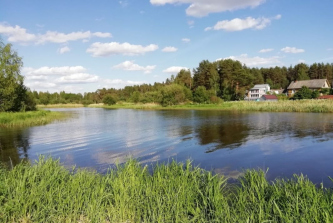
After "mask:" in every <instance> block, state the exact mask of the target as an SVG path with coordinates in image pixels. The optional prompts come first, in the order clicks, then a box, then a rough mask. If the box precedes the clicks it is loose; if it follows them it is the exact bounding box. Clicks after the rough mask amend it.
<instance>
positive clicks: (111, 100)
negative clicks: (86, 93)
mask: <svg viewBox="0 0 333 223" xmlns="http://www.w3.org/2000/svg"><path fill="white" fill-rule="evenodd" d="M103 103H104V104H106V105H114V104H116V100H115V99H114V98H113V97H112V96H111V95H106V96H105V97H104V98H103Z"/></svg>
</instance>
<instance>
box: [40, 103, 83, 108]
mask: <svg viewBox="0 0 333 223" xmlns="http://www.w3.org/2000/svg"><path fill="white" fill-rule="evenodd" d="M80 107H84V105H83V104H48V105H42V104H40V105H37V108H80Z"/></svg>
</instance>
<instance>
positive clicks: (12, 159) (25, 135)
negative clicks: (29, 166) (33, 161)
mask: <svg viewBox="0 0 333 223" xmlns="http://www.w3.org/2000/svg"><path fill="white" fill-rule="evenodd" d="M29 148H30V145H29V130H28V129H0V161H1V162H3V163H5V164H9V165H11V164H13V165H14V166H15V165H16V164H18V163H19V162H20V161H21V160H22V159H28V149H29Z"/></svg>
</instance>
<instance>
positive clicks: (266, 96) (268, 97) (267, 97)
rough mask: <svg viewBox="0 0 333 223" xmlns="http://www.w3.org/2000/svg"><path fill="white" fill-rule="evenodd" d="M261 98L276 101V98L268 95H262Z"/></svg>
mask: <svg viewBox="0 0 333 223" xmlns="http://www.w3.org/2000/svg"><path fill="white" fill-rule="evenodd" d="M263 97H265V98H266V99H271V100H272V99H273V100H274V99H275V100H277V99H278V98H277V97H276V96H275V95H269V94H266V95H263Z"/></svg>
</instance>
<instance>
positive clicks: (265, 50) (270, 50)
mask: <svg viewBox="0 0 333 223" xmlns="http://www.w3.org/2000/svg"><path fill="white" fill-rule="evenodd" d="M273 50H274V49H271V48H268V49H262V50H260V51H259V53H268V52H272V51H273Z"/></svg>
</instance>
